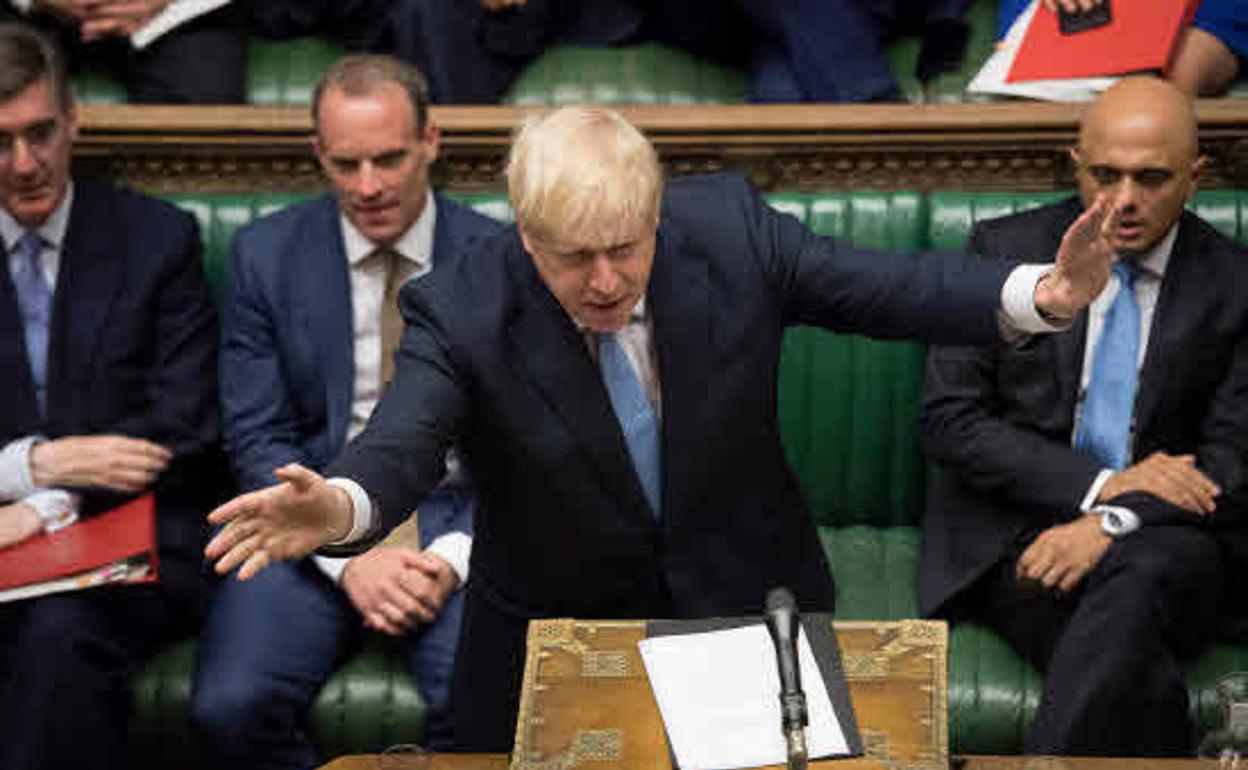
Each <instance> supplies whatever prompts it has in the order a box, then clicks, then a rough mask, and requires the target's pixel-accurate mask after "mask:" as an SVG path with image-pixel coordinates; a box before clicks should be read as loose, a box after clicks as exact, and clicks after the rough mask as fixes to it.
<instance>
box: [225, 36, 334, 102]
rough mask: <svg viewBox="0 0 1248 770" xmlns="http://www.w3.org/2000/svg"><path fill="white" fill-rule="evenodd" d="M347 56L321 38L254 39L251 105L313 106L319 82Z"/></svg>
mask: <svg viewBox="0 0 1248 770" xmlns="http://www.w3.org/2000/svg"><path fill="white" fill-rule="evenodd" d="M343 53H344V51H343V48H342V46H340V45H338V44H336V43H332V42H330V41H328V40H322V39H320V38H314V37H305V38H298V39H296V40H285V41H280V42H279V41H274V40H260V39H256V38H253V39H252V40H251V41H250V44H249V45H248V49H247V102H248V103H249V104H310V103H311V102H312V90H313V88H314V87H315V86H316V79H317V78H319V77H320V76H321V72H322V71H323V70H324V69H325V68H326V67H327V66H329V64H330V63H331V62H333V61H334V60H335V59H337V58H338V57H340V56H342V55H343Z"/></svg>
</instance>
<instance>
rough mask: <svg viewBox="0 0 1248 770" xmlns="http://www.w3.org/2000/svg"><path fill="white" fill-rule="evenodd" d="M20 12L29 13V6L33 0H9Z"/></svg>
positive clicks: (33, 2) (32, 3)
mask: <svg viewBox="0 0 1248 770" xmlns="http://www.w3.org/2000/svg"><path fill="white" fill-rule="evenodd" d="M9 2H10V3H12V4H13V7H14V8H16V9H17V10H18V11H19V12H21V13H30V7H31V6H32V5H34V4H35V0H9Z"/></svg>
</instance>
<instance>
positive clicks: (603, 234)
mask: <svg viewBox="0 0 1248 770" xmlns="http://www.w3.org/2000/svg"><path fill="white" fill-rule="evenodd" d="M662 192H663V172H662V169H661V168H660V166H659V161H658V156H657V155H656V153H655V151H654V147H653V146H652V145H651V144H650V142H649V141H648V140H647V139H646V138H645V137H644V136H642V134H641V132H640V131H638V130H637V129H636V128H635V127H634V126H633V125H632V124H631V123H629V122H628V121H627V120H625V119H624V117H623V116H621V115H620V114H619V113H617V112H615V111H613V110H609V109H605V108H599V107H565V108H563V109H559V110H555V111H554V112H550V113H547V114H545V115H542V116H539V117H537V118H534V119H530V120H526V121H525V122H524V123H522V124H521V126H520V128H519V129H518V130H517V132H516V135H515V138H514V139H513V141H512V145H511V152H510V154H509V155H508V158H507V194H508V197H509V198H510V199H511V207H512V210H513V211H514V212H515V216H516V223H517V224H518V225H519V226H520V229H521V230H523V231H525V233H526V234H528V235H529V236H530V237H533V238H536V239H539V240H552V239H566V238H567V237H568V236H569V235H576V236H580V237H581V238H589V239H590V240H589V242H590V243H593V242H594V239H596V238H598V239H602V240H603V244H602V245H607V244H606V241H607V240H608V239H609V238H610V237H611V232H610V231H614V230H616V227H629V226H631V225H633V224H641V223H646V224H649V225H657V224H658V213H659V201H660V199H661V196H662ZM604 226H605V227H606V230H605V231H604V229H603V228H604Z"/></svg>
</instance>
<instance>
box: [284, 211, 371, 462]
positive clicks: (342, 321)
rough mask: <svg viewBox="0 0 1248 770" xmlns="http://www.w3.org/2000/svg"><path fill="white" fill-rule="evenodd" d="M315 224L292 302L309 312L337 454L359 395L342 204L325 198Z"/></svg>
mask: <svg viewBox="0 0 1248 770" xmlns="http://www.w3.org/2000/svg"><path fill="white" fill-rule="evenodd" d="M314 221H315V226H314V227H309V228H307V230H306V231H305V234H304V243H303V248H302V249H300V250H299V251H300V253H301V254H302V255H303V259H304V260H305V262H306V264H305V265H304V267H303V269H296V270H295V271H294V273H295V275H294V276H292V278H294V280H296V281H298V282H299V284H298V286H299V288H298V291H297V292H296V294H295V300H294V301H295V303H296V307H300V308H302V309H303V310H304V311H305V312H307V316H306V318H307V326H306V327H303V326H301V329H302V328H306V329H308V331H309V333H310V334H311V336H312V339H311V340H309V347H308V349H310V350H313V351H315V352H316V355H317V357H318V358H319V360H320V365H321V367H323V372H324V378H325V403H326V407H327V410H328V414H327V415H326V425H327V430H328V432H329V444H330V447H332V448H334V451H337V449H339V448H341V447H343V446H344V445H345V444H346V441H347V427H348V425H350V422H351V401H352V399H353V398H354V391H355V335H354V333H353V329H354V324H353V321H352V313H353V310H352V301H351V277H350V272H349V269H348V266H347V254H346V251H345V249H344V247H343V243H342V225H341V221H340V219H339V211H338V206H337V205H336V204H335V203H334V202H333V200H332V199H331V198H325V199H324V205H323V207H322V208H321V210H320V211H319V212H318V215H317V216H316V217H315V218H314ZM313 263H315V264H313ZM338 298H341V300H339V299H338ZM309 385H311V383H309Z"/></svg>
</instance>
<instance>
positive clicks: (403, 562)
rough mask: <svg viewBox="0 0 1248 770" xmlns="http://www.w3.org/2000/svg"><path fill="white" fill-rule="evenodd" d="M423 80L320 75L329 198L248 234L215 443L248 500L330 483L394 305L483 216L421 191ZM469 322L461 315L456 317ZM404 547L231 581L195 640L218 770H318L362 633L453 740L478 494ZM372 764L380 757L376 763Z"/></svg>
mask: <svg viewBox="0 0 1248 770" xmlns="http://www.w3.org/2000/svg"><path fill="white" fill-rule="evenodd" d="M428 104H429V96H428V90H427V88H426V86H425V81H424V78H423V77H422V76H421V74H420V73H419V72H418V71H416V70H415V69H413V68H412V67H410V66H408V65H406V64H403V63H401V62H399V61H397V60H395V59H392V58H389V57H382V56H351V57H347V58H345V59H342V60H341V61H339V62H338V63H337V64H335V65H334V66H332V67H331V68H330V69H329V70H327V71H326V72H325V74H324V75H323V76H322V78H321V81H320V83H319V85H318V87H317V89H316V93H315V97H314V101H313V105H312V113H313V118H314V122H315V126H316V136H315V140H314V147H315V150H316V155H317V157H318V158H319V160H320V162H321V166H322V168H323V169H324V171H325V173H326V175H327V176H328V178H329V181H330V184H331V185H332V187H333V192H334V195H333V196H324V197H321V198H317V199H315V200H312V201H309V202H307V203H301V204H297V205H295V206H292V207H290V208H289V209H286V210H284V211H281V212H278V213H276V214H273V215H272V216H269V217H265V218H264V219H261V220H259V221H257V222H254V223H252V224H250V225H248V226H247V227H245V228H243V229H242V230H240V231H239V233H238V235H237V237H236V238H235V240H234V246H233V254H232V257H231V261H230V273H229V295H228V299H227V300H226V304H225V306H224V311H223V316H224V326H225V334H224V343H223V344H224V348H223V352H222V357H221V393H222V404H223V411H224V424H225V435H226V441H227V444H228V446H229V449H230V450H231V452H232V456H233V461H234V467H235V470H236V472H237V475H238V479H239V482H240V483H241V485H242V486H243V488H244V489H248V490H251V489H260V488H263V487H266V486H268V485H269V484H272V483H274V478H273V475H272V471H273V469H274V468H277V467H280V466H282V465H285V464H286V463H291V462H298V463H302V464H304V465H306V466H308V467H311V468H321V467H323V466H324V465H325V464H326V463H328V462H329V460H331V459H332V458H333V457H334V456H336V455H337V454H338V453H339V452H340V451H341V450H342V447H343V445H344V444H346V442H347V440H348V439H349V438H350V437H352V436H355V435H356V434H357V433H359V432H360V430H361V429H362V428H363V427H364V423H365V422H366V421H367V420H368V417H369V414H370V413H371V412H372V411H373V407H374V405H375V404H376V403H377V399H378V397H379V396H380V395H381V391H382V389H383V387H384V386H385V383H386V382H387V381H388V380H389V379H390V373H391V371H392V365H393V358H394V348H395V346H396V345H397V344H398V339H399V334H400V332H401V331H402V319H401V318H400V317H399V311H398V307H397V305H396V304H395V298H396V296H397V292H398V288H399V286H401V285H402V284H403V283H404V282H406V281H407V280H409V279H413V278H415V277H416V276H419V275H423V274H425V273H427V272H428V271H429V270H430V269H436V268H438V267H439V266H440V265H441V264H442V263H443V262H444V261H445V260H448V259H449V258H450V256H451V255H452V254H453V253H454V252H455V250H456V249H457V248H459V246H460V244H459V242H460V241H462V240H464V239H466V238H469V237H473V236H478V235H484V234H488V233H491V232H494V231H495V230H497V229H498V228H499V226H498V225H497V224H496V223H495V222H493V221H492V220H490V219H487V218H486V217H483V216H481V215H480V214H477V213H476V212H474V211H472V210H471V209H468V208H466V207H463V206H460V205H458V204H456V203H454V202H452V201H449V200H447V199H445V198H442V197H441V196H438V195H434V194H433V193H432V192H431V191H430V190H429V166H430V164H432V163H433V161H434V160H435V159H436V158H437V154H438V128H437V126H436V125H434V123H433V122H432V120H431V118H430V117H429V115H428ZM463 310H464V312H469V311H468V308H463ZM402 505H403V512H402V513H403V516H406V514H407V513H409V512H411V511H412V509H413V508H416V509H418V511H419V513H418V515H417V516H416V522H412V521H410V520H409V522H408V523H407V524H406V525H405V526H404V527H402V528H401V529H400V530H397V531H396V532H403V533H406V535H405V536H403V537H401V538H399V541H398V542H389V543H386V544H383V545H380V546H377V547H375V548H373V549H371V550H369V551H368V552H366V553H363V554H361V555H359V556H356V557H354V558H352V559H349V560H347V559H324V558H320V557H318V558H316V559H315V560H312V559H304V560H301V561H298V562H289V563H285V564H281V565H277V567H276V568H275V569H273V570H270V571H268V572H266V573H265V574H264V575H262V576H261V577H259V578H258V579H256V580H252V581H248V582H239V581H235V580H229V581H226V582H225V583H224V584H223V585H222V586H221V589H220V592H219V593H218V595H217V598H216V601H215V603H214V605H213V607H212V611H211V614H210V616H209V622H208V626H207V628H206V630H205V632H204V635H203V643H202V645H201V648H200V655H199V661H198V667H197V671H196V675H195V690H194V707H193V708H194V719H195V721H196V723H197V725H198V728H199V731H200V733H201V735H202V737H203V739H204V740H203V744H204V747H205V749H206V750H207V751H208V752H209V753H211V754H215V755H216V757H217V759H218V760H219V761H220V763H221V765H222V766H226V765H228V766H230V767H253V766H264V767H290V768H305V767H313V766H315V765H317V764H319V763H318V760H317V757H316V755H315V751H314V749H313V746H312V744H311V742H310V741H309V739H308V736H307V735H306V730H305V719H306V716H307V711H308V708H309V707H310V706H311V704H312V701H313V699H314V698H315V697H316V694H317V692H318V691H319V690H320V688H321V685H322V684H324V682H325V680H326V679H327V678H328V677H329V675H330V674H331V673H332V672H333V670H334V669H335V668H336V667H337V666H338V665H339V664H341V663H342V662H343V660H344V659H345V658H346V657H347V655H348V653H349V651H350V650H352V649H353V648H355V647H357V646H358V645H359V643H360V641H361V638H362V636H363V632H364V630H365V627H366V626H367V627H368V628H371V629H373V630H375V631H378V632H381V633H383V634H388V635H390V636H394V637H398V638H399V642H400V644H401V646H402V649H403V650H404V652H405V654H406V656H407V659H408V663H409V666H410V668H411V671H412V674H413V676H414V678H415V682H416V686H417V689H418V690H419V691H420V693H421V695H422V697H423V698H424V700H425V702H426V704H427V706H428V707H429V712H428V718H427V720H426V723H425V728H426V729H425V741H426V742H428V743H429V744H431V745H433V746H435V747H444V746H446V745H447V744H448V743H449V728H448V723H447V719H446V713H445V712H446V703H447V699H448V697H449V690H450V676H451V665H452V662H453V661H454V657H455V642H456V639H457V637H458V635H459V619H460V615H461V614H462V608H463V592H462V591H460V590H459V588H460V586H462V585H463V584H464V582H465V581H467V579H468V554H469V551H470V549H471V539H470V537H469V534H468V533H469V529H470V527H471V518H472V517H471V513H472V505H473V494H472V491H471V489H470V488H469V486H468V484H467V480H466V479H465V478H463V476H462V474H458V473H456V474H452V475H451V476H450V477H449V478H448V479H447V480H446V481H445V482H444V483H443V484H441V485H440V486H438V487H437V488H436V489H432V490H431V491H430V492H429V493H428V494H424V493H422V494H420V495H415V496H413V497H411V498H409V499H407V500H404V501H403V503H402ZM377 748H379V749H380V748H383V747H377Z"/></svg>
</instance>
